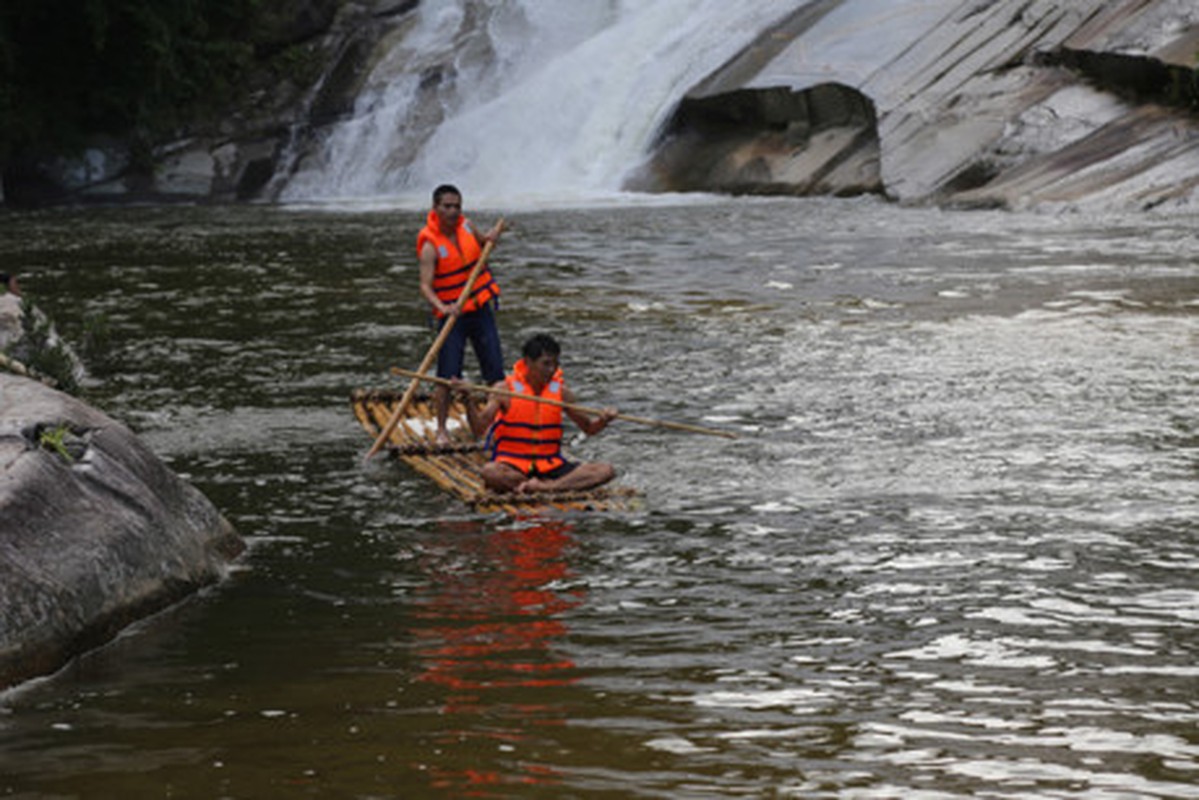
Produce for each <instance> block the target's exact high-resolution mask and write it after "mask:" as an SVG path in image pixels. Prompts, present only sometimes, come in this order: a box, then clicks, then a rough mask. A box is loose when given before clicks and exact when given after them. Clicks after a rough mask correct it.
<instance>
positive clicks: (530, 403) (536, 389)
mask: <svg viewBox="0 0 1199 800" xmlns="http://www.w3.org/2000/svg"><path fill="white" fill-rule="evenodd" d="M561 353H562V348H561V347H560V346H559V345H558V342H557V341H555V340H554V338H553V337H552V336H549V335H548V334H544V333H542V334H537V335H536V336H534V337H533V338H531V339H529V340H528V341H527V342H525V344H524V348H523V349H522V351H521V355H522V358H521V359H520V360H519V361H517V362H516V364H515V366H513V368H512V374H510V375H508V376H507V377H506V378H505V379H504V384H505V388H506V389H507V390H508V391H509V392H513V393H515V394H517V395H524V396H528V397H529V398H534V397H537V398H542V399H549V400H555V401H558V402H562V403H567V404H573V403H575V402H576V401H575V395H574V392H572V391H571V390H570V389H569V388H568V387H567V386H566V383H565V382H564V381H563V379H562V370H561V368H560V367H559V366H558V357H559V356H560V355H561ZM466 406H467V412H468V416H469V417H470V425H471V429H472V430H473V431H474V434H475V436H477V437H478V436H483V435H484V434H485V433H487V431H488V428H489V427H490V428H491V441H492V447H493V450H492V456H491V461H489V462H488V463H487V464H486V465H484V467H483V473H482V474H483V483H484V484H485V485H486V486H487V488H488V489H490V490H491V491H493V492H513V491H515V492H566V491H581V490H584V489H591V488H593V487H596V486H600V485H602V484H605V483H607V482H608V481H610V480H612V479H613V478H614V477H615V476H616V470H615V469H613V467H612V465H611V464H606V463H603V462H599V461H596V462H583V463H576V462H572V461H567V460H566V459H565V458H563V456H562V412H563V411H565V412H566V415H567V416H568V417H570V418H571V420H572V421H573V422H574V423H575V424H576V425H578V426H579V429H580V430H581V431H583V433H585V434H587V435H588V436H594V435H595V434H597V433H599V432H600V431H602V430H603V429H604V428H606V427H608V423H609V422H611V421H612V420H613V419H615V417H616V409H614V408H605V409H604V411H603V413H601V414H599V415H596V416H592V415H590V414H586V413H584V412H582V411H580V410H578V409H576V408H570V407H566V408H564V407H562V406H558V405H553V404H550V403H539V402H536V401H535V400H533V399H528V400H526V399H525V398H524V397H523V396H522V397H509V396H498V395H492V396H491V398H490V399H489V400H488V402H487V404H486V405H485V406H483V408H482V409H476V408H475V404H474V403H469V402H468V403H467V404H466ZM493 423H494V424H493Z"/></svg>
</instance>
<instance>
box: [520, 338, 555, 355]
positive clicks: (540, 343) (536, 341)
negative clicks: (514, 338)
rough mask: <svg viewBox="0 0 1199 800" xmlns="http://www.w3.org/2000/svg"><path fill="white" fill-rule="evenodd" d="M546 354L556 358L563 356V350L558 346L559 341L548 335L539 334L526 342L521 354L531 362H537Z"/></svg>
mask: <svg viewBox="0 0 1199 800" xmlns="http://www.w3.org/2000/svg"><path fill="white" fill-rule="evenodd" d="M546 353H549V354H550V355H551V356H555V357H557V356H560V355H562V348H561V347H560V346H559V345H558V341H557V340H556V339H555V338H554V337H553V336H550V335H549V334H548V333H539V334H537V335H536V336H534V337H532V338H531V339H529V340H528V341H527V342H525V346H524V347H523V348H521V351H520V354H521V355H522V356H524V357H525V358H527V359H529V360H530V361H536V360H537V359H539V358H541V357H542V356H543V355H545V354H546Z"/></svg>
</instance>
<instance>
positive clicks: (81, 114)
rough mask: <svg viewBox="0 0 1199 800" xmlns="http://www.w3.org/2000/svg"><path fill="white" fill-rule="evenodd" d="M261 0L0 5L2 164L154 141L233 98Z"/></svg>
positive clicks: (249, 55)
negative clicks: (106, 144) (90, 141)
mask: <svg viewBox="0 0 1199 800" xmlns="http://www.w3.org/2000/svg"><path fill="white" fill-rule="evenodd" d="M258 5H259V0H57V1H56V2H45V0H16V2H9V3H4V4H3V5H0V161H3V162H4V163H8V162H10V161H12V160H15V159H17V158H19V157H20V156H22V155H23V154H26V153H30V152H32V153H42V152H45V151H52V152H54V151H62V150H71V149H74V148H78V147H80V146H81V145H82V143H83V141H84V138H85V137H86V136H89V135H94V134H112V135H118V136H125V135H128V134H130V133H133V134H134V135H135V137H136V138H139V139H142V140H144V141H149V140H151V139H152V138H153V137H155V136H156V135H157V134H160V133H161V132H163V131H165V130H169V129H170V128H172V127H174V126H176V125H179V124H180V123H181V122H182V121H184V120H185V119H186V117H187V116H188V115H190V114H191V113H192V112H193V111H194V110H196V109H197V108H198V107H201V106H203V105H205V104H212V103H216V102H219V101H221V100H222V99H225V98H228V96H229V95H230V94H231V93H232V92H233V91H234V87H235V86H237V82H238V77H239V76H240V75H241V74H242V73H243V72H244V71H245V70H246V69H247V67H248V65H249V64H250V63H251V61H252V59H253V56H254V42H253V41H252V40H251V37H252V36H253V25H252V24H251V23H252V21H253V20H254V19H255V15H256V14H257V8H258Z"/></svg>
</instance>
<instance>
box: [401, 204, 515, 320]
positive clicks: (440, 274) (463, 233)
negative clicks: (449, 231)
mask: <svg viewBox="0 0 1199 800" xmlns="http://www.w3.org/2000/svg"><path fill="white" fill-rule="evenodd" d="M457 235H458V246H457V247H455V246H454V240H453V239H451V238H450V237H449V236H446V235H445V234H444V233H443V232H442V230H441V219H440V217H438V216H437V212H436V211H432V210H430V211H429V216H428V219H427V220H426V221H425V227H423V228H421V232H420V233H419V234H418V235H417V237H416V254H417V257H418V258H419V257H420V252H421V250H423V249H424V246H425V243H426V242H429V243H431V244H432V245H433V247H434V249H435V250H436V251H437V268H436V270H435V271H434V273H433V291H435V292H436V293H437V297H438V298H439V299H440V300H441V302H443V303H446V304H453V303H455V302H457V300H458V296H459V295H460V294H462V289H463V287H465V286H466V279H467V278H469V277H470V271H471V270H472V269H474V267H475V262H476V261H478V260H479V255H480V254H481V253H482V252H483V250H482V248H481V247H479V240H478V239H477V238H475V230H474V228H473V227H471V224H470V222H469V221H467V219H466V217H459V218H458V232H457ZM499 296H500V287H499V285H498V284H497V283H496V282H495V278H494V277H492V275H491V268H490V267H487V266H484V267H483V269H482V271H481V272H479V276H478V277H477V278H475V287H474V291H473V292H472V293H471V295H470V298H469V299H468V300H467V301H466V305H464V306H463V307H462V310H463V311H476V310H478V309H479V308H481V307H482V306H484V305H486V304H487V303H489V302H491V300H492V299H494V298H496V297H499ZM437 316H438V317H441V316H444V315H442V314H437Z"/></svg>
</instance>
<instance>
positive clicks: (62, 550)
mask: <svg viewBox="0 0 1199 800" xmlns="http://www.w3.org/2000/svg"><path fill="white" fill-rule="evenodd" d="M243 548H244V544H243V543H242V540H241V538H240V537H239V536H238V535H237V533H236V532H235V531H234V530H233V527H232V526H231V525H230V524H229V523H228V522H227V521H226V520H225V519H224V517H222V516H221V514H220V512H218V511H217V509H216V508H215V507H213V505H212V504H211V503H210V502H209V501H208V500H207V498H205V497H204V496H203V495H202V494H201V493H200V492H199V491H198V490H197V489H195V488H194V487H193V486H191V485H189V484H188V483H186V482H184V481H183V480H182V479H181V478H179V477H178V476H177V475H175V474H174V473H173V472H172V471H171V470H170V469H168V468H167V467H166V465H165V464H163V463H162V461H160V460H159V459H158V458H157V457H156V456H155V455H154V454H153V453H152V452H150V450H149V449H147V448H146V446H145V445H144V444H142V442H141V441H140V440H139V439H138V438H137V437H136V436H135V435H134V434H133V433H132V432H131V431H130V430H129V429H128V428H126V427H125V426H124V425H121V424H120V423H118V422H117V421H115V420H113V419H112V418H111V417H108V416H107V415H105V414H103V413H101V412H99V411H97V410H96V409H94V408H91V407H90V406H88V405H86V404H85V403H83V402H81V401H79V400H76V399H74V398H72V397H70V396H68V395H65V394H62V393H61V392H58V391H56V390H54V389H51V388H49V387H47V386H45V385H43V384H41V383H39V382H37V381H34V380H30V379H28V378H22V377H18V376H15V375H10V374H5V373H0V586H2V587H3V593H2V594H0V688H2V687H5V686H10V685H12V684H14V683H17V682H19V681H22V680H25V679H27V678H31V677H35V676H37V675H44V674H47V673H50V672H53V671H55V670H56V669H58V668H59V667H61V666H62V665H64V664H65V663H66V662H67V661H68V660H69V659H70V658H72V657H73V656H74V655H76V654H78V653H80V652H82V651H84V650H86V649H89V648H91V647H94V646H96V645H99V644H102V643H104V642H105V641H107V640H109V639H110V638H112V637H113V636H114V635H115V634H116V633H117V632H118V631H119V630H120V629H121V628H122V627H124V626H126V625H128V624H129V623H130V622H133V621H134V620H137V619H139V618H141V617H144V616H146V615H147V614H150V613H153V612H155V611H157V610H159V609H161V608H163V607H165V606H167V605H169V604H171V603H174V602H176V601H178V600H180V599H181V598H183V597H185V596H187V595H188V594H190V593H192V592H194V591H196V590H197V589H198V588H200V587H202V586H205V585H207V584H210V583H212V582H214V581H216V580H218V579H219V578H220V577H221V576H222V575H223V574H224V573H225V570H226V569H227V566H228V564H229V563H230V561H231V560H232V559H233V558H235V557H236V556H237V555H238V554H239V553H240V552H241V551H242V549H243Z"/></svg>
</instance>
